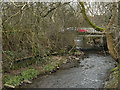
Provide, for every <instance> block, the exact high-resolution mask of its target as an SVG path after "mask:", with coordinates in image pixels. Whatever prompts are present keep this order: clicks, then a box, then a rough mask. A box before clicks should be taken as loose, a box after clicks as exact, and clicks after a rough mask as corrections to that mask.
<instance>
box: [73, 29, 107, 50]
mask: <svg viewBox="0 0 120 90" xmlns="http://www.w3.org/2000/svg"><path fill="white" fill-rule="evenodd" d="M85 30H88V32H86V33H78V35H77V36H76V37H75V39H74V41H75V43H76V48H77V49H92V48H93V49H95V48H103V47H106V45H107V44H106V38H105V33H103V32H98V31H96V30H95V29H94V28H85Z"/></svg>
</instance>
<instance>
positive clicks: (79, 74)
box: [23, 53, 117, 88]
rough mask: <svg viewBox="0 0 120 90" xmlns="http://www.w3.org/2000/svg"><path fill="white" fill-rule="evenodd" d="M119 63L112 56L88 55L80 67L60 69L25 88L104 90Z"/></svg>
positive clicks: (26, 85)
mask: <svg viewBox="0 0 120 90" xmlns="http://www.w3.org/2000/svg"><path fill="white" fill-rule="evenodd" d="M116 64H117V63H116V62H115V61H114V60H113V59H112V57H111V56H110V55H107V56H104V55H101V54H97V53H88V55H87V57H86V58H84V59H81V60H80V63H79V66H78V67H73V68H68V69H64V70H63V69H62V70H61V69H60V70H58V71H57V72H55V73H53V74H51V75H45V76H42V77H39V78H38V79H35V80H33V82H32V84H25V85H24V86H23V87H24V88H103V87H104V84H105V80H106V79H107V78H108V76H109V74H110V70H111V69H112V68H114V67H115V65H116Z"/></svg>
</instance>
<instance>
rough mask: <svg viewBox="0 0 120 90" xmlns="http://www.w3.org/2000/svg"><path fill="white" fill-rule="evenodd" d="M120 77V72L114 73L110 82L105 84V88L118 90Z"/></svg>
mask: <svg viewBox="0 0 120 90" xmlns="http://www.w3.org/2000/svg"><path fill="white" fill-rule="evenodd" d="M118 77H119V72H118V71H114V72H112V73H111V74H110V77H109V80H108V81H107V82H106V84H105V86H104V87H105V88H117V86H118Z"/></svg>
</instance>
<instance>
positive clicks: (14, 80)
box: [3, 57, 66, 88]
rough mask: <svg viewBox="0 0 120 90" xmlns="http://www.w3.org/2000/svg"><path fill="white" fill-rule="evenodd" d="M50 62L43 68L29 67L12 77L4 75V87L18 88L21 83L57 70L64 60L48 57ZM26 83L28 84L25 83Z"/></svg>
mask: <svg viewBox="0 0 120 90" xmlns="http://www.w3.org/2000/svg"><path fill="white" fill-rule="evenodd" d="M50 60H51V61H50V62H49V63H47V64H46V65H45V66H40V67H39V66H37V68H36V67H34V66H31V67H29V68H28V69H27V70H24V71H22V72H21V73H18V74H15V75H14V76H10V75H5V76H4V78H3V82H4V85H5V86H7V87H11V88H15V87H16V86H19V85H20V84H21V83H22V82H26V81H30V80H32V79H33V78H36V77H37V75H39V74H44V73H46V74H47V73H49V72H51V71H53V70H54V69H55V68H57V67H58V66H59V65H61V64H62V63H63V61H64V60H66V59H65V57H64V58H61V59H60V58H59V59H57V60H56V58H54V60H53V58H52V57H50ZM26 83H28V82H26Z"/></svg>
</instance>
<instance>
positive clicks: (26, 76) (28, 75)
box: [3, 69, 38, 86]
mask: <svg viewBox="0 0 120 90" xmlns="http://www.w3.org/2000/svg"><path fill="white" fill-rule="evenodd" d="M37 75H38V71H37V70H35V69H28V70H26V71H23V72H21V74H20V75H15V76H14V77H11V76H10V75H5V76H4V79H3V80H4V83H5V84H7V85H12V86H18V85H20V83H21V82H22V81H23V80H31V79H33V78H35V77H37Z"/></svg>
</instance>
